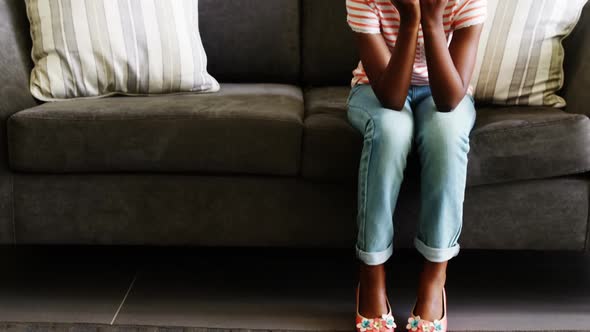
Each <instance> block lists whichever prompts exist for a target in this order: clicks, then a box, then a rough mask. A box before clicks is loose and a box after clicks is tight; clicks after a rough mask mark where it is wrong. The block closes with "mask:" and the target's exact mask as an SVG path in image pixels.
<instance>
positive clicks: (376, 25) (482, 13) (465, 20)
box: [346, 0, 487, 94]
mask: <svg viewBox="0 0 590 332" xmlns="http://www.w3.org/2000/svg"><path fill="white" fill-rule="evenodd" d="M346 12H347V17H346V20H347V22H348V25H349V26H350V28H351V29H352V30H353V31H355V32H361V33H372V34H376V33H378V34H381V35H382V36H383V38H384V40H385V43H386V44H387V46H388V47H389V49H390V50H392V49H393V47H394V46H395V42H396V39H397V34H398V30H399V24H400V16H399V12H398V11H397V9H396V8H395V6H394V5H393V4H392V2H391V0H346ZM486 14H487V0H449V1H448V3H447V5H446V8H445V10H444V13H443V26H444V29H445V34H446V36H447V41H449V40H450V38H452V33H453V31H454V30H457V29H461V28H465V27H468V26H470V25H474V24H480V23H483V22H484V21H485V19H486ZM352 74H353V78H352V81H351V84H350V85H351V87H353V86H355V85H356V84H366V83H369V79H368V77H367V75H366V73H365V71H364V69H363V64H362V62H361V61H359V63H358V66H357V67H356V68H355V69H354V70H353V71H352ZM411 84H412V85H428V84H429V82H428V68H427V66H426V53H425V50H424V36H423V34H422V26H421V25H420V28H419V31H418V42H417V45H416V56H415V58H414V69H413V72H412V80H411ZM467 93H469V94H473V87H472V86H471V85H469V89H468V91H467Z"/></svg>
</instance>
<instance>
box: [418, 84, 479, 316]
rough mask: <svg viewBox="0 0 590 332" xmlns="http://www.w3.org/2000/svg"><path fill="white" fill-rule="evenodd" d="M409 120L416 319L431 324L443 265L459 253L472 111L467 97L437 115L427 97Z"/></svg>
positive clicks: (439, 303) (442, 279) (437, 313)
mask: <svg viewBox="0 0 590 332" xmlns="http://www.w3.org/2000/svg"><path fill="white" fill-rule="evenodd" d="M414 115H415V120H416V143H417V148H418V153H419V156H420V161H421V167H422V169H421V187H420V192H421V194H420V195H421V210H420V220H419V223H418V228H417V234H416V237H415V238H414V244H415V246H416V249H417V250H418V251H419V252H420V253H421V254H422V256H423V257H424V268H423V270H422V273H421V275H420V280H419V285H420V286H419V290H418V299H417V304H416V311H415V314H416V315H420V316H421V317H422V318H424V319H428V320H434V319H439V318H441V316H442V288H443V286H444V283H445V280H446V267H447V262H448V260H450V259H451V258H452V257H454V256H456V255H457V254H458V253H459V243H458V242H457V241H458V239H459V235H460V233H461V228H462V224H463V220H462V219H463V200H464V194H465V185H466V176H467V153H468V152H469V134H470V132H471V129H472V128H473V125H474V124H475V118H476V111H475V107H474V105H473V99H472V97H471V96H470V95H466V96H465V97H464V98H463V100H462V101H461V102H460V103H459V105H458V106H457V107H456V108H455V109H454V110H452V111H450V112H439V111H438V110H437V108H436V105H435V103H434V100H433V98H432V96H431V95H430V94H428V96H427V97H426V98H424V99H423V100H422V101H420V102H419V103H418V105H417V106H416V110H415V113H414Z"/></svg>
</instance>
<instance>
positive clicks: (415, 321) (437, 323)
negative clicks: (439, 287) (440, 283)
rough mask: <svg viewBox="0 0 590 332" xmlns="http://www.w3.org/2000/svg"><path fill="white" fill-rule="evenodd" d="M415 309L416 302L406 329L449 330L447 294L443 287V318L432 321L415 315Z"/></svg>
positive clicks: (427, 331)
mask: <svg viewBox="0 0 590 332" xmlns="http://www.w3.org/2000/svg"><path fill="white" fill-rule="evenodd" d="M414 309H416V303H415V302H414V306H413V307H412V312H411V314H410V318H408V325H406V329H407V330H408V331H410V332H414V331H416V330H419V331H420V332H447V294H446V291H445V288H444V287H443V315H442V318H441V319H435V320H434V322H431V321H429V320H426V319H422V318H420V316H419V315H418V316H416V315H414Z"/></svg>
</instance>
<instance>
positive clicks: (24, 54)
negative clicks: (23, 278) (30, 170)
mask: <svg viewBox="0 0 590 332" xmlns="http://www.w3.org/2000/svg"><path fill="white" fill-rule="evenodd" d="M31 68H32V67H31V37H30V33H29V21H28V18H27V15H26V8H25V2H24V1H20V0H19V1H14V0H0V244H8V243H16V231H15V229H16V227H15V226H16V225H15V221H14V215H13V204H14V197H13V181H12V172H11V171H10V170H9V168H8V141H7V135H6V122H7V121H6V120H7V119H8V118H9V117H10V116H11V115H12V114H14V113H16V112H18V111H21V110H23V109H26V108H29V107H32V106H35V105H36V104H37V101H36V100H35V99H34V98H33V96H32V95H31V93H30V92H29V86H28V85H29V75H30V71H31Z"/></svg>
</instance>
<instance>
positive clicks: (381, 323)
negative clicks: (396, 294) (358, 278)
mask: <svg viewBox="0 0 590 332" xmlns="http://www.w3.org/2000/svg"><path fill="white" fill-rule="evenodd" d="M359 287H360V282H359V284H358V285H357V287H356V331H357V332H369V331H374V332H394V331H395V327H397V325H396V324H395V322H394V317H393V314H392V312H391V305H390V304H389V299H386V300H387V309H388V310H389V312H388V313H387V314H383V315H381V317H374V318H367V317H364V316H362V315H361V314H360V313H359Z"/></svg>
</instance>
